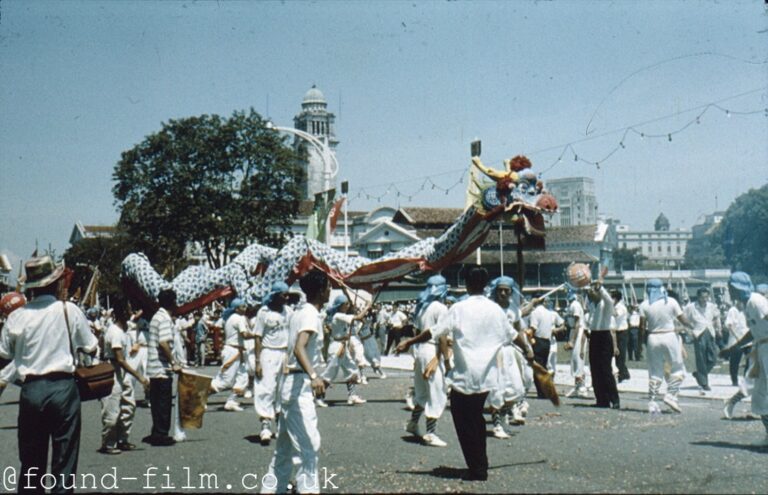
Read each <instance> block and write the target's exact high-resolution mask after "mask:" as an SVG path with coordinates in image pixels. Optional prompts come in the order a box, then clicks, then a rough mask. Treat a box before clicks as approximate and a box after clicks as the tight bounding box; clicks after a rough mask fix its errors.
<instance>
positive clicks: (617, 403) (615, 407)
mask: <svg viewBox="0 0 768 495" xmlns="http://www.w3.org/2000/svg"><path fill="white" fill-rule="evenodd" d="M611 408H613V409H621V404H620V403H619V402H614V403H613V404H612V405H611Z"/></svg>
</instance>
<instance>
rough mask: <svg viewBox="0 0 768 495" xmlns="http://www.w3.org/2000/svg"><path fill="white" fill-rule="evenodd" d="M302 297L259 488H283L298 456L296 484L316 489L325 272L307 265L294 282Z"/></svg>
mask: <svg viewBox="0 0 768 495" xmlns="http://www.w3.org/2000/svg"><path fill="white" fill-rule="evenodd" d="M299 285H300V287H301V290H302V291H303V292H304V294H305V295H306V297H307V302H306V303H305V304H303V305H302V306H301V307H299V308H297V309H296V310H295V311H294V312H293V314H292V315H291V317H290V318H289V322H288V327H289V338H288V360H287V363H286V366H285V375H284V380H283V384H282V386H281V388H280V408H281V411H282V418H281V419H280V422H279V435H278V438H277V442H276V445H275V452H274V454H273V455H272V461H271V462H270V463H269V471H268V472H267V474H266V475H265V477H264V481H263V483H262V486H261V493H286V492H287V491H288V482H289V481H290V480H291V473H292V471H293V467H294V458H296V459H297V460H298V463H297V469H296V477H295V478H294V479H295V480H296V483H295V487H296V490H297V492H298V493H319V492H320V481H319V477H318V463H319V459H318V452H319V451H320V432H319V431H318V429H317V412H316V410H315V403H314V400H313V396H314V397H320V396H322V395H323V394H324V393H325V382H324V381H323V379H322V378H321V377H320V376H318V374H317V371H316V368H317V366H319V365H320V363H321V356H320V346H319V345H318V335H320V334H322V332H323V323H322V320H321V318H320V308H322V307H323V305H324V304H325V303H326V302H327V301H328V296H329V295H330V293H331V287H330V284H329V283H328V277H327V276H326V275H325V273H323V272H321V271H319V270H312V271H311V272H309V273H307V274H306V275H304V277H302V278H301V280H300V281H299Z"/></svg>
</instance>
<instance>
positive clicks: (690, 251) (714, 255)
mask: <svg viewBox="0 0 768 495" xmlns="http://www.w3.org/2000/svg"><path fill="white" fill-rule="evenodd" d="M726 267H727V264H726V262H725V256H724V255H723V247H722V246H721V244H720V229H715V230H714V231H713V232H711V233H709V234H706V235H703V236H700V237H696V238H694V239H691V240H690V241H688V244H687V245H686V247H685V259H684V260H683V268H685V269H687V270H697V269H703V268H726Z"/></svg>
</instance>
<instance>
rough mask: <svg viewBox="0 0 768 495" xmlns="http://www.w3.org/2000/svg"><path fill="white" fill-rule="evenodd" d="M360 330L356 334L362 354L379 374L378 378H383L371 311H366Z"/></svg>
mask: <svg viewBox="0 0 768 495" xmlns="http://www.w3.org/2000/svg"><path fill="white" fill-rule="evenodd" d="M362 323H363V324H362V326H361V328H360V332H359V333H358V336H359V337H360V341H361V342H362V344H363V356H364V357H365V359H366V360H367V361H368V362H369V363H371V368H373V372H374V373H376V374H377V375H379V378H380V379H382V380H383V379H385V378H386V377H387V374H386V373H384V370H383V369H382V368H381V351H379V345H378V343H377V342H376V332H375V325H376V323H375V321H374V316H373V312H372V311H368V315H367V316H366V317H365V319H364V320H363V322H362Z"/></svg>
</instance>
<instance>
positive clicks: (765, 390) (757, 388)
mask: <svg viewBox="0 0 768 495" xmlns="http://www.w3.org/2000/svg"><path fill="white" fill-rule="evenodd" d="M756 345H757V363H755V364H753V365H752V366H759V367H760V371H759V373H758V375H757V378H755V385H754V387H753V388H752V413H753V414H758V415H760V416H765V415H768V376H766V375H767V374H768V342H765V343H760V344H756ZM766 426H768V425H766Z"/></svg>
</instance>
